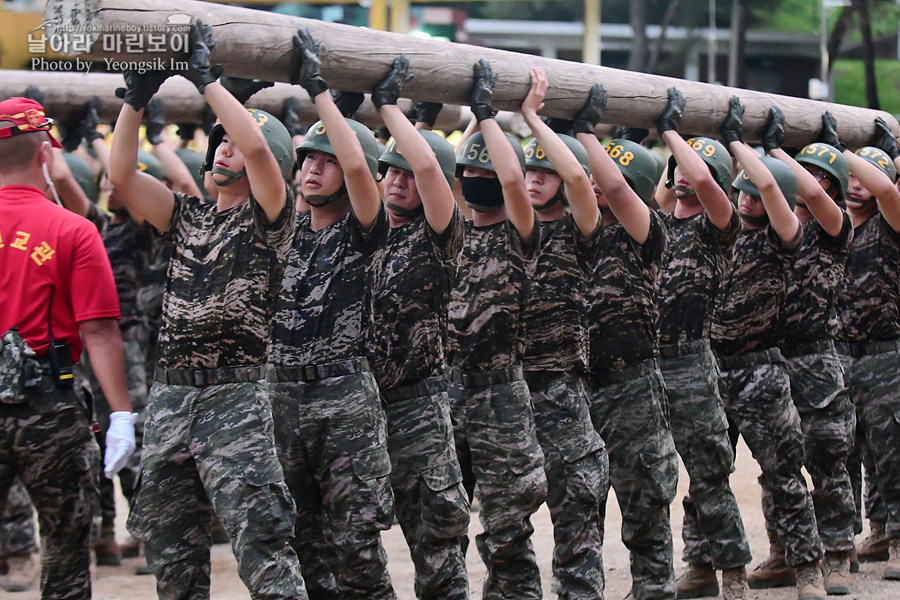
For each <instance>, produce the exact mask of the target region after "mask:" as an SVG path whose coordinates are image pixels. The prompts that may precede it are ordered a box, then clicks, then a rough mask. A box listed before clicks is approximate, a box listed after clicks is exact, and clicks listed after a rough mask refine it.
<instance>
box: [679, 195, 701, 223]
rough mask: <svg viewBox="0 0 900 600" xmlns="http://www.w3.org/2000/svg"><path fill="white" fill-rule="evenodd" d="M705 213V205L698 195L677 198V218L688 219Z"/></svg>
mask: <svg viewBox="0 0 900 600" xmlns="http://www.w3.org/2000/svg"><path fill="white" fill-rule="evenodd" d="M702 212H703V205H702V204H700V200H698V199H697V194H691V195H690V196H685V197H683V198H675V212H674V214H675V218H676V219H687V218H689V217H693V216H694V215H699V214H700V213H702Z"/></svg>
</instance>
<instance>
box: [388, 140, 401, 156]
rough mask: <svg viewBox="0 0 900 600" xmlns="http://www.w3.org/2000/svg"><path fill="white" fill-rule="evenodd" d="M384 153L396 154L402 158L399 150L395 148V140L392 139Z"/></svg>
mask: <svg viewBox="0 0 900 600" xmlns="http://www.w3.org/2000/svg"><path fill="white" fill-rule="evenodd" d="M385 152H390V153H393V154H398V155H400V156H403V153H402V152H400V148H398V147H397V140H395V139H393V138H391V141H390V142H389V143H388V145H387V149H386V150H385Z"/></svg>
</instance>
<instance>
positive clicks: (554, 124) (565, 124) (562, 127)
mask: <svg viewBox="0 0 900 600" xmlns="http://www.w3.org/2000/svg"><path fill="white" fill-rule="evenodd" d="M541 121H543V122H544V123H546V124H547V127H549V128H550V129H552V130H553V132H554V133H564V134H568V133H569V132H570V131H572V120H571V119H563V118H561V117H541Z"/></svg>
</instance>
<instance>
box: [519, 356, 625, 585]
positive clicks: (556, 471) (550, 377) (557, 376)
mask: <svg viewBox="0 0 900 600" xmlns="http://www.w3.org/2000/svg"><path fill="white" fill-rule="evenodd" d="M525 380H526V382H527V383H528V389H529V390H530V391H531V400H532V403H533V404H534V422H535V426H536V428H537V437H538V441H539V442H540V443H541V449H542V450H543V451H544V472H545V473H546V474H547V507H548V508H549V509H550V519H551V520H552V522H553V539H554V547H553V580H552V583H551V592H553V593H555V594H558V595H559V596H560V597H562V598H566V599H567V600H602V598H603V589H604V586H605V583H606V582H605V579H604V573H603V533H602V530H601V527H600V513H599V511H598V510H597V507H598V506H601V505H605V503H606V494H607V492H608V491H609V457H608V456H607V454H606V446H605V445H604V443H603V440H602V439H601V438H600V435H599V434H598V433H597V431H596V430H595V429H594V426H593V424H592V423H591V413H590V409H589V408H588V403H587V392H586V391H585V386H584V378H583V377H582V376H581V375H578V374H577V373H571V372H537V371H526V372H525Z"/></svg>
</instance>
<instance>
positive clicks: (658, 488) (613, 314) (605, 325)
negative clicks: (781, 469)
mask: <svg viewBox="0 0 900 600" xmlns="http://www.w3.org/2000/svg"><path fill="white" fill-rule="evenodd" d="M665 245H666V227H665V225H664V223H663V221H662V218H661V217H660V215H659V213H657V212H656V211H652V210H651V211H650V232H649V235H648V237H647V240H646V241H645V242H644V243H643V244H638V243H637V242H635V241H634V240H633V239H632V238H631V236H630V235H628V232H627V231H626V230H625V228H624V227H623V226H622V225H621V223H616V224H614V225H611V226H609V227H606V228H605V229H604V230H603V237H602V239H601V247H600V257H599V260H598V261H597V264H596V266H595V270H594V273H593V278H592V281H591V287H592V288H593V289H592V291H593V304H592V306H591V307H590V313H589V322H590V370H591V375H592V377H593V385H592V386H591V387H592V390H591V396H590V407H591V420H592V421H593V423H594V426H595V427H596V429H597V431H598V432H599V433H600V436H601V437H602V438H603V440H604V441H605V442H606V447H607V451H608V452H609V480H610V483H612V487H613V489H614V490H615V491H616V498H617V499H618V501H619V506H620V508H621V510H622V541H623V542H624V543H625V546H626V547H627V548H628V550H629V551H630V552H631V577H632V594H633V596H634V597H635V598H637V599H638V600H647V599H650V598H670V599H674V598H675V593H676V590H675V569H674V566H673V558H672V527H671V523H670V520H669V504H671V502H672V499H673V498H674V497H675V487H676V485H677V483H678V457H677V456H676V453H675V443H674V441H673V440H672V433H671V430H670V428H669V418H668V415H667V414H666V409H665V386H664V384H663V380H662V375H661V374H660V372H659V368H658V367H657V364H656V356H657V341H656V330H655V323H656V301H655V297H654V294H653V282H654V281H655V279H656V274H657V272H658V269H659V261H660V258H661V256H662V253H663V249H664V248H665ZM604 498H605V496H604ZM605 514H606V503H605V502H604V503H602V504H601V505H600V517H601V519H604V518H605Z"/></svg>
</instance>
